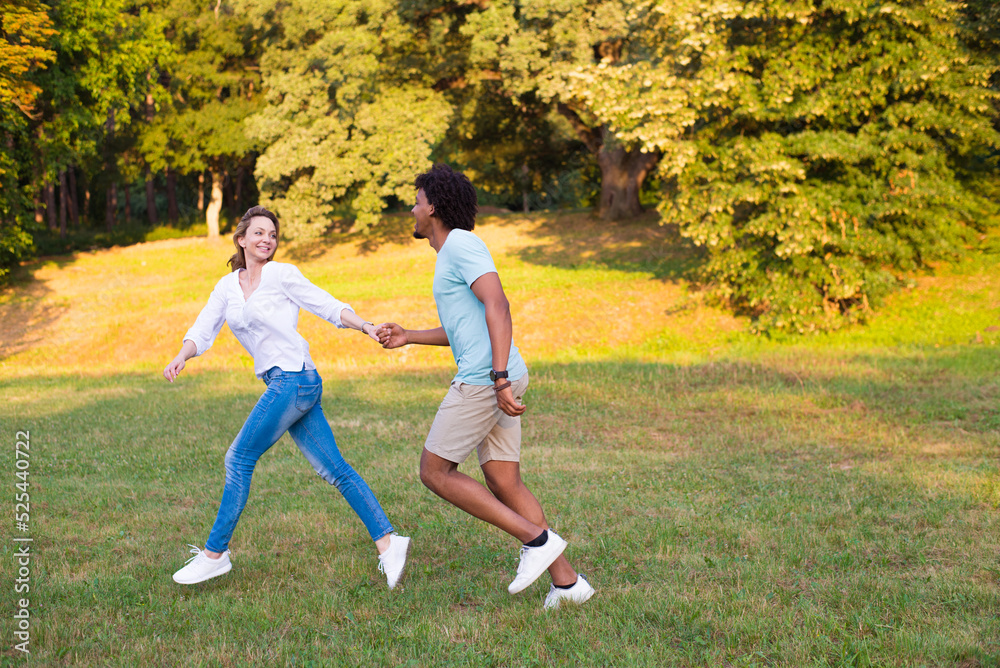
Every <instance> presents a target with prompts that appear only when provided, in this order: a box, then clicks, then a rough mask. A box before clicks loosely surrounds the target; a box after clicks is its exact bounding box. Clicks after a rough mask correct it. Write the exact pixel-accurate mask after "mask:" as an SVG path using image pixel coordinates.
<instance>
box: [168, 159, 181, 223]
mask: <svg viewBox="0 0 1000 668" xmlns="http://www.w3.org/2000/svg"><path fill="white" fill-rule="evenodd" d="M167 218H168V219H170V222H171V223H175V224H176V223H177V219H178V218H180V213H179V212H178V211H177V173H176V172H175V171H174V170H172V169H170V168H169V167H167Z"/></svg>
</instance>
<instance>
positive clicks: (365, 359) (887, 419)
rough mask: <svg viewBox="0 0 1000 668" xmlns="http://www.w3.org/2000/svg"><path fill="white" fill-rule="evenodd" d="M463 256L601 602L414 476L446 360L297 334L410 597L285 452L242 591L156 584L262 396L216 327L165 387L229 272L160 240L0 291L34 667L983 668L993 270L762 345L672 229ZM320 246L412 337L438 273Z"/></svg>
mask: <svg viewBox="0 0 1000 668" xmlns="http://www.w3.org/2000/svg"><path fill="white" fill-rule="evenodd" d="M404 227H405V226H404ZM480 233H481V234H482V235H483V236H484V237H485V238H487V240H488V242H489V243H490V245H491V248H493V249H494V256H495V257H496V259H497V263H498V266H499V268H500V271H501V277H502V278H503V280H504V284H505V287H506V289H507V291H508V294H509V295H510V296H511V299H512V303H513V307H514V311H515V314H514V315H515V335H516V336H517V337H518V341H519V342H520V343H521V347H522V350H523V351H524V353H525V356H526V358H527V361H528V364H529V367H530V369H531V372H532V385H531V388H530V390H529V392H528V395H527V397H526V403H527V404H528V406H529V410H528V413H527V414H526V417H525V419H524V442H525V450H524V459H523V466H524V477H525V480H526V482H527V483H528V485H529V486H530V487H531V488H532V490H533V491H534V492H535V493H536V495H537V496H538V497H539V498H540V500H541V501H542V503H543V506H544V507H545V508H546V511H547V514H548V516H549V520H550V522H551V523H552V524H553V525H554V526H555V527H556V528H557V529H558V530H559V531H560V533H561V534H563V535H564V536H565V537H567V538H568V539H569V540H570V548H569V551H568V553H567V554H568V556H569V558H570V560H571V562H572V563H573V564H574V565H575V566H576V567H577V568H578V569H579V570H580V571H581V572H583V573H585V574H587V576H588V577H589V578H590V580H591V581H592V582H593V583H594V585H595V586H596V587H597V589H598V594H597V596H595V597H594V598H593V599H592V600H591V601H590V602H588V603H587V604H586V605H585V606H583V607H580V608H575V607H567V608H565V609H562V610H558V611H555V612H548V613H546V612H545V611H543V610H542V609H541V600H542V596H543V594H544V592H545V590H546V589H547V587H548V583H547V581H546V578H545V577H544V576H543V578H542V579H541V580H540V582H539V583H538V584H536V585H534V586H533V587H532V588H530V589H529V590H528V591H527V592H525V593H524V594H521V595H518V596H516V597H511V596H509V595H508V594H507V592H506V588H505V585H506V583H507V582H509V580H510V579H511V578H512V577H513V573H514V569H515V567H516V560H517V546H516V544H515V543H514V541H512V540H511V539H510V538H508V537H507V536H505V535H504V534H502V533H501V532H499V531H498V530H496V529H494V528H492V527H488V526H487V525H484V524H482V523H481V522H479V521H477V520H474V519H472V518H470V517H468V516H466V515H464V514H463V513H461V512H460V511H458V510H457V509H455V508H453V507H451V506H449V505H448V504H446V503H445V502H444V501H442V500H440V499H438V498H437V497H435V496H433V495H432V494H431V493H430V492H429V491H427V490H426V489H424V488H423V486H422V485H421V484H420V481H419V477H418V474H417V462H418V457H419V452H420V448H421V445H422V443H423V438H424V436H425V435H426V431H427V429H428V427H429V425H430V422H431V420H432V419H433V416H434V412H435V410H436V407H437V403H438V402H439V401H440V399H441V397H442V396H443V395H444V392H445V390H446V387H447V383H448V380H449V379H450V376H451V372H452V368H451V365H452V363H451V361H450V358H449V356H448V353H447V351H444V350H434V349H426V348H424V349H406V350H404V351H393V352H385V351H381V350H380V349H378V348H377V347H375V346H367V345H366V344H365V342H364V340H363V339H362V338H361V337H360V335H358V334H357V333H356V332H341V331H335V330H333V328H332V327H329V326H328V325H325V324H323V323H320V322H317V321H316V320H315V319H314V318H311V317H305V316H304V317H303V319H302V323H301V327H300V329H301V330H302V331H303V332H304V333H305V335H306V337H307V338H308V339H309V340H310V342H311V343H312V348H313V352H314V356H315V357H316V359H317V362H318V364H319V366H320V370H321V372H322V373H323V376H324V379H325V382H326V388H325V393H324V402H323V403H324V408H325V410H326V413H327V417H328V418H329V420H330V422H331V425H332V426H333V429H334V433H335V434H336V435H337V437H338V442H339V444H340V446H341V448H342V450H343V452H344V453H345V456H346V457H347V459H348V461H350V462H351V463H352V464H353V465H354V466H355V467H356V468H357V469H358V470H359V471H360V472H361V473H362V475H363V476H364V477H365V478H366V479H367V481H368V482H369V483H370V484H371V486H372V487H373V489H374V490H375V491H376V493H377V494H378V496H379V499H380V501H381V502H382V504H383V506H384V507H385V508H386V511H387V513H388V514H389V516H390V518H391V519H392V520H393V521H394V522H395V523H396V524H397V525H398V527H399V528H400V530H402V531H403V532H405V533H408V534H409V535H411V536H413V537H414V540H415V543H414V549H413V552H412V555H411V563H410V567H409V568H410V570H409V572H408V575H407V577H406V579H405V580H404V585H403V587H402V589H401V590H397V591H393V592H388V591H386V589H385V586H384V581H383V580H382V576H381V575H380V574H379V573H378V571H377V570H376V566H377V562H376V559H375V551H374V548H373V547H372V546H371V543H370V540H369V539H368V537H367V534H366V532H365V531H364V528H363V526H362V525H361V523H360V521H358V519H357V518H356V517H355V516H354V515H353V513H352V512H351V511H350V509H349V508H348V507H347V504H346V503H345V502H344V501H343V500H342V499H341V498H340V496H339V495H338V494H337V493H336V491H335V490H333V489H332V488H330V487H329V486H328V485H327V484H326V483H324V482H323V481H321V480H320V479H319V478H318V477H317V476H316V475H315V474H314V473H312V471H311V470H310V469H309V467H308V465H307V464H306V463H305V461H304V460H303V459H302V457H301V455H300V454H299V453H298V450H297V449H296V448H295V446H294V445H293V444H292V443H291V442H290V441H289V440H288V438H287V437H285V438H284V439H282V441H280V442H279V443H278V444H277V445H276V446H275V448H274V449H273V450H272V451H271V452H269V453H268V454H267V455H266V456H265V457H264V458H263V459H262V460H261V463H260V465H259V467H258V470H257V473H256V475H255V478H254V489H253V492H252V494H251V499H250V504H249V506H248V508H247V510H246V512H245V513H244V516H243V518H242V520H241V522H240V525H239V527H238V529H237V533H236V535H235V537H234V540H233V545H232V549H233V555H234V557H233V558H234V569H233V571H232V572H231V573H230V574H228V575H226V576H224V577H222V578H218V579H216V580H213V581H210V582H208V583H205V584H202V585H197V586H194V587H187V588H184V587H180V586H177V585H175V584H174V583H173V582H172V581H171V580H170V574H171V573H172V572H173V571H174V570H176V569H177V568H178V567H179V566H180V565H181V563H182V562H183V560H184V559H185V558H186V557H187V556H188V555H187V553H186V548H185V543H189V542H190V543H195V544H200V543H202V542H203V541H204V539H205V536H206V535H207V532H208V529H209V528H210V526H211V523H212V520H213V519H214V516H215V511H216V509H217V504H218V499H219V497H220V495H221V490H222V483H223V476H222V457H223V455H224V452H225V449H226V447H227V446H228V444H229V442H230V440H231V439H232V437H233V436H234V435H235V433H236V432H237V430H238V429H239V427H240V425H241V424H242V421H243V419H244V418H245V417H246V414H247V412H248V411H249V409H250V407H251V406H252V405H253V403H254V401H255V400H256V398H257V396H259V394H260V392H261V391H262V385H260V384H259V383H258V382H256V381H255V380H254V379H253V377H252V371H251V368H250V367H249V359H248V358H247V357H246V355H245V353H242V351H241V349H240V348H239V346H238V344H236V343H235V342H234V341H233V340H232V337H231V336H230V335H229V334H228V333H225V334H223V335H222V336H220V340H219V341H218V342H217V344H216V348H214V349H213V350H212V351H211V352H209V353H208V354H207V355H205V356H204V357H202V358H199V359H197V360H194V361H192V362H191V363H190V364H189V369H188V371H187V372H186V373H185V374H184V375H182V377H181V378H180V379H179V380H178V381H177V382H176V383H174V384H168V383H166V382H165V381H163V379H162V378H160V377H159V375H158V374H159V371H160V369H162V367H163V365H164V364H166V362H167V361H168V360H169V359H170V357H171V356H172V355H173V354H174V353H175V352H176V348H177V347H178V344H179V338H180V336H181V335H182V334H183V332H184V330H185V329H186V327H187V326H188V325H189V324H190V321H191V320H193V317H194V316H195V315H196V314H197V311H198V309H199V308H200V306H201V305H202V304H203V303H204V300H205V298H206V297H207V294H208V291H210V289H211V287H212V285H213V284H214V282H215V281H216V280H217V278H218V276H220V275H221V273H222V271H223V263H224V261H225V258H226V257H228V253H229V250H228V246H226V245H225V244H218V245H215V244H210V243H206V242H200V241H199V242H196V241H170V242H163V243H160V244H145V245H144V246H141V247H135V248H132V249H115V250H112V251H100V252H97V253H91V254H81V255H78V256H74V257H67V258H62V259H58V260H48V261H46V262H43V263H39V264H37V265H33V266H31V267H28V268H27V270H28V273H29V275H30V278H31V280H25V281H23V282H22V283H21V284H19V285H17V286H16V287H14V288H12V289H8V290H7V291H6V292H5V293H3V294H2V295H0V315H3V316H4V323H5V324H4V327H5V328H6V329H5V334H6V336H5V337H4V340H3V346H4V348H3V349H2V351H3V359H2V360H0V396H2V398H3V401H2V402H0V424H2V426H3V429H2V432H3V433H4V434H6V435H7V441H8V443H9V446H8V447H7V448H4V449H3V453H4V454H3V455H0V461H2V462H3V471H4V472H5V476H6V478H7V480H8V485H9V487H8V489H9V491H10V496H9V497H8V498H12V495H13V492H14V490H13V484H14V482H15V481H16V480H15V479H14V476H13V473H14V470H15V469H14V454H13V449H14V433H15V431H16V430H19V429H30V431H31V444H32V459H31V469H30V471H31V473H30V480H31V488H30V491H31V503H32V511H31V526H32V529H31V536H32V537H33V538H34V540H35V542H34V544H33V548H34V550H35V551H36V555H37V561H35V562H34V564H33V566H32V568H33V570H32V574H31V577H32V592H31V596H32V608H31V613H32V627H31V632H32V638H31V643H32V644H31V649H32V660H31V662H32V663H38V664H40V665H101V666H104V665H111V666H118V665H120V666H135V665H149V666H175V665H206V666H215V665H232V666H243V665H247V666H249V665H317V666H318V665H323V666H325V665H413V666H429V665H433V666H449V665H456V666H458V665H461V666H466V665H469V666H532V665H572V666H577V665H581V666H633V665H634V666H670V665H678V666H701V665H708V666H724V665H729V666H765V665H766V666H771V665H787V666H812V665H815V666H826V665H833V666H993V665H998V663H1000V624H998V616H1000V596H998V594H1000V587H998V577H1000V560H998V554H1000V550H998V548H1000V540H998V537H1000V531H998V530H1000V513H998V508H1000V470H998V469H1000V466H998V458H997V455H998V445H1000V402H998V399H1000V384H998V381H997V378H998V372H1000V357H998V354H997V353H998V349H997V345H996V339H997V338H1000V337H997V336H996V330H995V329H994V330H991V329H990V327H994V323H996V324H1000V319H998V310H997V309H998V307H1000V272H998V271H997V270H998V268H1000V261H998V258H997V257H996V256H984V257H983V258H980V259H979V260H978V261H977V262H976V263H974V264H970V265H967V266H964V267H959V268H957V269H954V270H947V271H944V270H942V271H941V272H940V273H939V274H938V275H935V276H928V277H920V278H918V279H917V281H916V285H915V287H914V288H913V289H911V290H909V291H907V292H906V293H902V294H899V295H897V296H896V297H894V298H893V299H892V300H890V303H889V304H887V305H886V307H885V308H884V309H883V310H882V311H880V313H879V314H878V316H877V317H876V319H875V320H874V322H873V323H872V324H871V325H870V326H869V327H867V328H852V329H850V330H847V331H843V332H837V333H834V334H829V335H824V336H820V337H812V338H809V339H787V340H781V341H776V340H768V339H763V338H760V337H753V336H751V335H749V334H747V333H746V327H745V323H744V322H741V321H738V320H734V319H732V318H731V317H729V316H727V315H726V314H725V313H722V312H720V311H718V310H715V309H713V308H710V307H708V306H706V305H704V304H703V303H702V301H701V299H700V296H699V294H698V293H697V292H692V290H691V288H690V287H689V286H688V285H687V283H685V281H684V278H683V276H684V268H685V267H688V266H693V265H695V264H697V262H698V258H697V256H696V255H695V254H694V253H692V252H691V251H690V249H685V248H684V247H683V246H681V245H680V244H679V243H678V241H677V240H676V239H674V238H673V237H671V235H670V234H669V233H668V231H666V230H663V229H660V228H651V227H649V226H648V225H645V226H644V225H637V226H634V227H630V228H625V229H620V230H617V231H616V232H615V233H614V234H610V233H609V232H608V231H607V230H606V229H604V228H602V227H601V226H600V224H598V223H596V222H594V221H590V220H589V219H587V218H586V217H585V216H580V215H578V214H577V215H575V216H570V217H554V216H553V217H546V216H537V217H530V218H527V219H525V218H524V217H520V216H507V217H502V218H494V219H491V220H489V221H487V223H486V224H485V225H484V226H483V228H482V230H481V231H480ZM588 236H589V238H590V239H591V240H592V243H587V239H588ZM342 241H343V243H342V244H340V245H337V246H329V247H328V246H324V245H322V244H317V245H314V246H312V247H300V248H287V249H283V251H282V252H284V253H286V255H285V257H286V258H289V257H293V258H296V261H297V262H298V263H299V264H300V266H301V267H302V268H303V271H304V272H305V273H306V275H307V276H309V277H311V278H312V279H313V280H315V281H316V282H317V283H319V284H320V285H323V286H324V287H327V288H329V289H330V290H331V291H332V292H334V294H337V295H338V296H341V297H342V298H344V299H345V300H347V301H350V302H351V303H352V304H354V305H355V307H356V308H357V309H358V311H359V312H360V313H362V315H365V316H367V317H370V318H374V319H380V318H390V317H393V318H398V319H399V321H400V322H403V324H414V325H420V326H423V325H424V324H433V322H434V317H435V314H434V310H433V308H434V307H433V301H432V299H431V297H430V278H431V274H432V271H433V260H434V258H433V251H431V250H430V249H428V248H427V247H426V245H424V244H422V243H418V242H414V241H406V240H405V235H403V234H397V235H396V236H388V237H386V238H385V239H380V240H378V241H377V243H374V244H371V243H365V242H359V241H358V240H356V239H350V238H345V239H342ZM656 244H659V246H658V247H657V245H656ZM602 245H603V246H604V247H606V248H607V251H601V250H600V249H601V246H602ZM17 323H21V324H17ZM463 469H464V470H466V471H467V472H469V473H470V474H472V475H477V471H476V467H474V466H472V465H470V464H466V465H465V466H464V467H463ZM11 503H12V502H11ZM13 535H14V532H13V530H11V531H9V532H8V533H7V534H5V536H6V537H5V538H4V539H3V541H2V542H0V551H2V552H3V558H4V559H5V561H6V562H7V563H8V564H11V563H12V554H11V553H12V552H13V550H14V543H13V541H12V540H11V539H12V537H13ZM8 582H11V581H10V580H8ZM12 589H13V585H12V584H9V585H8V594H7V598H6V599H5V600H6V601H8V603H7V607H6V609H7V611H8V614H5V615H4V621H3V623H2V624H0V629H2V634H0V635H2V637H3V638H4V639H5V643H6V644H5V645H4V646H3V647H2V648H0V649H2V654H0V656H3V660H4V662H5V663H17V662H19V661H20V659H19V653H17V652H16V651H14V649H13V644H14V641H13V640H12V637H13V636H12V631H13V623H12V619H11V617H12V614H13V611H14V609H15V595H14V593H13V591H12Z"/></svg>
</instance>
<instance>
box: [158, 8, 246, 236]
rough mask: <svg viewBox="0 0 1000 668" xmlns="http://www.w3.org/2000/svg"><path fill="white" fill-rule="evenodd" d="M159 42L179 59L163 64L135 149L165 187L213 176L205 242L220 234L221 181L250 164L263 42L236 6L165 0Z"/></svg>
mask: <svg viewBox="0 0 1000 668" xmlns="http://www.w3.org/2000/svg"><path fill="white" fill-rule="evenodd" d="M161 15H162V16H163V18H164V21H165V22H166V36H167V38H168V39H169V40H170V42H171V44H172V45H173V47H174V49H175V53H177V54H178V57H176V58H173V59H171V60H169V61H167V62H165V63H164V64H163V75H162V80H163V83H164V86H163V88H162V89H161V91H160V93H159V95H158V96H157V104H158V111H157V114H156V116H155V118H154V119H152V120H151V122H150V123H149V124H148V125H147V126H146V127H145V129H144V132H143V135H142V140H141V142H140V150H141V152H142V154H143V156H144V158H145V160H146V161H147V163H148V164H149V165H150V167H151V168H152V170H153V171H155V172H164V173H165V174H166V175H167V183H168V207H169V208H171V209H175V208H176V202H173V203H171V200H170V198H169V189H170V186H171V179H173V178H174V177H173V176H172V175H175V174H182V175H185V174H200V173H203V172H204V171H205V170H206V169H207V170H208V171H210V173H211V175H212V196H211V199H210V201H209V203H208V206H207V208H206V221H207V223H208V236H210V237H212V236H218V235H219V214H220V212H221V210H222V183H223V180H224V179H225V177H226V175H227V174H229V175H230V176H236V175H242V172H243V171H244V170H245V169H246V167H247V166H248V165H250V164H252V161H253V152H254V149H255V146H254V142H253V141H252V140H251V138H249V137H248V136H247V134H246V132H245V127H244V122H245V120H246V119H247V118H248V117H249V116H251V115H252V114H254V113H255V112H256V111H258V110H259V109H260V106H261V103H262V101H263V98H262V95H261V77H260V72H259V67H258V62H259V58H260V50H261V48H262V39H261V38H262V37H266V34H264V35H261V34H260V31H257V30H255V29H254V27H253V25H252V24H251V22H250V21H249V19H248V18H247V17H246V15H245V14H244V12H243V11H242V8H241V6H239V5H232V4H223V2H222V1H221V0H220V1H219V2H216V3H215V5H214V7H210V6H209V5H206V4H204V3H201V2H198V1H197V0H169V1H167V2H166V3H165V6H164V7H163V8H162V9H161Z"/></svg>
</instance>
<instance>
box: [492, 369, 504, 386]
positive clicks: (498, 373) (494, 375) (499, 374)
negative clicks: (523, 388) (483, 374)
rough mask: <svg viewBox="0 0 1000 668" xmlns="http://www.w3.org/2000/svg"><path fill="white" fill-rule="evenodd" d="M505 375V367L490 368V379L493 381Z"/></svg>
mask: <svg viewBox="0 0 1000 668" xmlns="http://www.w3.org/2000/svg"><path fill="white" fill-rule="evenodd" d="M506 377H507V370H506V369H504V370H503V371H494V370H493V369H490V380H492V381H493V382H494V383H495V382H497V378H506Z"/></svg>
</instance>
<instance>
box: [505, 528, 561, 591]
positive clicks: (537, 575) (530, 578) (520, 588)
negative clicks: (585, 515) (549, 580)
mask: <svg viewBox="0 0 1000 668" xmlns="http://www.w3.org/2000/svg"><path fill="white" fill-rule="evenodd" d="M559 540H561V541H562V547H560V548H559V551H558V552H556V553H555V554H554V555H552V559H550V560H549V561H548V563H545V564H544V565H543V566H541V567H540V568H538V569H537V570H538V572H536V573H532V574H531V575H529V576H528V577H527V582H525V583H524V584H523V585H521V586H518V587H516V588H515V587H514V583H513V582H511V583H510V586H508V587H507V591H508V592H510V593H511V594H520V593H521V592H522V591H524V590H525V589H527V588H528V587H530V586H531V585H533V584H534V583H535V580H537V579H538V578H540V577H541V576H542V573H544V572H545V571H546V570H548V568H549V566H551V565H552V562H553V561H555V560H556V559H558V558H559V555H561V554H562V553H563V552H564V551H565V550H566V547H567V546H568V545H569V543H568V542H567V541H566V540H564V539H562V538H560V539H559Z"/></svg>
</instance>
